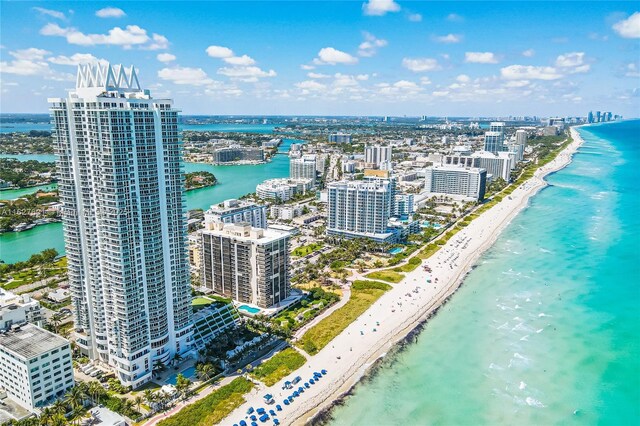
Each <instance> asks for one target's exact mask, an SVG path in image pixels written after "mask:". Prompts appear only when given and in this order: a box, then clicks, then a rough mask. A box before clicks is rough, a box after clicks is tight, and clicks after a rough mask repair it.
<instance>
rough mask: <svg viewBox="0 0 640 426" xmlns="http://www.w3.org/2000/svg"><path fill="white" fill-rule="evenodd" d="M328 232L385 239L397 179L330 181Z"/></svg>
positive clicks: (346, 235)
mask: <svg viewBox="0 0 640 426" xmlns="http://www.w3.org/2000/svg"><path fill="white" fill-rule="evenodd" d="M327 190H328V200H329V206H328V209H327V210H328V217H327V235H337V236H345V237H352V238H357V237H367V238H372V239H375V240H385V239H387V238H389V237H391V234H390V233H389V232H388V230H387V225H388V222H389V219H390V218H391V216H392V214H393V203H394V200H395V182H394V181H393V180H391V179H366V180H362V181H340V182H332V183H330V184H329V185H327Z"/></svg>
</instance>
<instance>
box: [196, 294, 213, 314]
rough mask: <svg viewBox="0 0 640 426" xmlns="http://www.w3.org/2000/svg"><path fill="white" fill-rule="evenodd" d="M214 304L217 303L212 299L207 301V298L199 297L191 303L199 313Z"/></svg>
mask: <svg viewBox="0 0 640 426" xmlns="http://www.w3.org/2000/svg"><path fill="white" fill-rule="evenodd" d="M212 303H215V302H214V301H213V300H211V299H207V298H206V297H197V298H195V299H193V301H192V302H191V307H192V308H193V309H194V310H196V311H197V310H199V309H202V308H204V307H207V306H209V305H211V304H212Z"/></svg>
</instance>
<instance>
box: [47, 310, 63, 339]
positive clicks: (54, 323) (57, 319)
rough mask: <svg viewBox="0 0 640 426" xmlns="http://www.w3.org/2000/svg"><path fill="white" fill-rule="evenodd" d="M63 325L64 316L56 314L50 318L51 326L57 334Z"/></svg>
mask: <svg viewBox="0 0 640 426" xmlns="http://www.w3.org/2000/svg"><path fill="white" fill-rule="evenodd" d="M61 323H62V314H61V313H60V312H56V313H55V314H53V315H51V318H49V325H50V326H51V329H52V330H53V332H54V333H56V334H57V333H58V332H59V331H60V324H61Z"/></svg>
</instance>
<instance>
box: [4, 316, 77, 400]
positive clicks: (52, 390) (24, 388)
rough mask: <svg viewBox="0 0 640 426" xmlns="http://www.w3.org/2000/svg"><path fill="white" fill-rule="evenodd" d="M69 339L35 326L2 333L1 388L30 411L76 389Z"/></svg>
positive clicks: (29, 325)
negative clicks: (71, 389)
mask: <svg viewBox="0 0 640 426" xmlns="http://www.w3.org/2000/svg"><path fill="white" fill-rule="evenodd" d="M73 384H74V381H73V365H72V362H71V347H70V345H69V341H68V340H67V339H63V338H62V337H60V336H58V335H56V334H53V333H51V332H49V331H47V330H44V329H42V328H40V327H38V326H36V325H33V324H26V325H23V326H17V327H14V328H12V329H11V330H10V331H5V332H3V333H0V387H2V389H4V390H5V391H6V392H7V396H8V397H9V398H11V400H13V401H14V402H16V403H17V404H19V405H21V406H23V407H24V408H26V409H28V410H31V411H33V410H35V409H37V408H38V407H42V406H44V405H47V404H50V403H52V402H53V401H54V400H55V399H56V398H58V397H61V396H63V395H64V394H65V393H66V392H67V390H69V389H70V388H72V387H73Z"/></svg>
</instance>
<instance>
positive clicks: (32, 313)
mask: <svg viewBox="0 0 640 426" xmlns="http://www.w3.org/2000/svg"><path fill="white" fill-rule="evenodd" d="M27 322H30V323H31V324H35V325H37V326H39V327H42V326H43V318H42V312H41V311H40V302H38V301H37V300H35V299H32V298H31V297H30V296H29V295H27V294H21V295H17V294H14V293H11V292H10V291H7V290H4V289H0V330H8V329H10V328H11V327H12V326H13V325H16V324H25V323H27Z"/></svg>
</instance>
